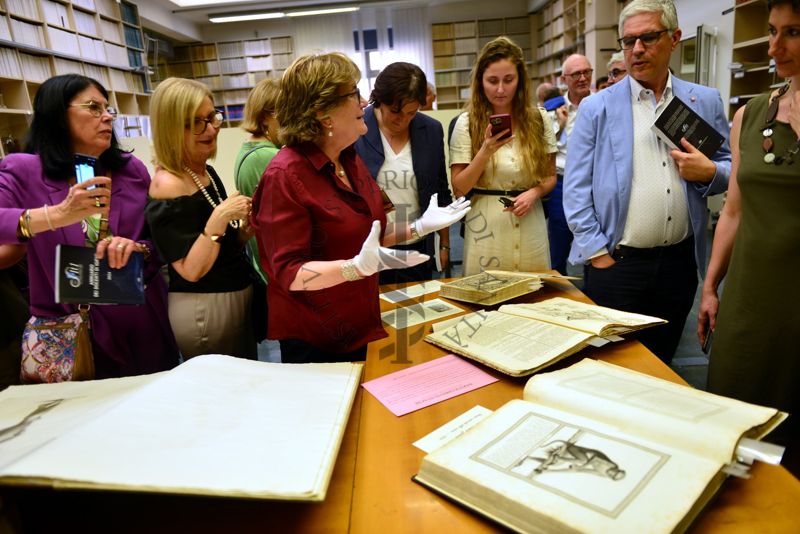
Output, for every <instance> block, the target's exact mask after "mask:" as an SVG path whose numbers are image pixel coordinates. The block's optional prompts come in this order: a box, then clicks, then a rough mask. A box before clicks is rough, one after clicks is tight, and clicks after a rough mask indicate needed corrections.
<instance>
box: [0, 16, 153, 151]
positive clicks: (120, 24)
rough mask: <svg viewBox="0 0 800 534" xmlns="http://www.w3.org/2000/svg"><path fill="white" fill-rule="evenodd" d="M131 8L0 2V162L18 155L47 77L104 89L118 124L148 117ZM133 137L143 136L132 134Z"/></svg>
mask: <svg viewBox="0 0 800 534" xmlns="http://www.w3.org/2000/svg"><path fill="white" fill-rule="evenodd" d="M145 67H146V59H145V57H144V48H143V39H142V30H141V24H140V21H139V14H138V10H137V8H136V6H135V5H134V4H133V3H131V2H127V1H122V2H117V0H2V1H0V140H2V142H0V157H2V156H5V154H7V153H9V152H12V151H14V150H17V149H19V147H20V144H21V140H22V139H23V138H24V136H25V132H26V131H27V128H28V125H29V123H30V118H31V113H32V109H33V106H32V103H33V99H34V96H35V95H36V91H37V90H38V88H39V86H40V85H41V84H42V82H44V81H45V80H46V79H48V78H50V77H51V76H55V75H58V74H67V73H78V74H84V75H86V76H90V77H92V78H95V79H96V80H98V81H99V82H100V83H101V84H103V86H104V87H105V88H106V89H107V90H108V91H109V97H110V98H109V100H110V103H111V105H113V106H115V107H116V108H117V109H118V110H119V112H120V115H121V117H120V118H119V119H118V122H117V125H118V129H117V131H118V132H119V133H121V134H122V135H126V134H127V133H128V132H126V131H125V128H124V127H122V129H121V131H120V127H119V124H128V123H129V122H130V123H133V124H138V122H139V121H138V118H139V116H141V115H146V114H147V113H148V112H149V87H148V83H147V77H146V76H145V74H144V68H145ZM132 130H134V131H131V132H130V134H131V135H140V134H141V132H140V131H135V130H138V128H136V127H134V128H132Z"/></svg>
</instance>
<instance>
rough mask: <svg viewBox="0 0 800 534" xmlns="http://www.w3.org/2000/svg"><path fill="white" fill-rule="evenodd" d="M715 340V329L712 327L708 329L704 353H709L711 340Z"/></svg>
mask: <svg viewBox="0 0 800 534" xmlns="http://www.w3.org/2000/svg"><path fill="white" fill-rule="evenodd" d="M713 340H714V331H713V330H711V329H710V328H709V329H708V330H707V331H706V340H705V342H704V343H703V347H702V349H703V354H708V351H709V350H710V349H711V342H712V341H713Z"/></svg>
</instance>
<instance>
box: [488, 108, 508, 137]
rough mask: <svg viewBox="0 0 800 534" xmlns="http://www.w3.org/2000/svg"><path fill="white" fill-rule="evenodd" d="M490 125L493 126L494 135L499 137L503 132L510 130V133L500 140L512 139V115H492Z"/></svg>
mask: <svg viewBox="0 0 800 534" xmlns="http://www.w3.org/2000/svg"><path fill="white" fill-rule="evenodd" d="M489 124H491V125H492V135H497V134H499V133H500V132H502V131H503V130H508V133H507V134H505V135H504V136H503V137H501V138H500V140H503V139H508V138H509V137H511V115H509V114H508V113H500V114H499V115H492V116H491V117H489Z"/></svg>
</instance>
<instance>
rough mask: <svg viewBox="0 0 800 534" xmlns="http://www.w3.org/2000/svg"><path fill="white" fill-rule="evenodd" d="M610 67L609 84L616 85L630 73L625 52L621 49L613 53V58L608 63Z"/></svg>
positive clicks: (607, 65)
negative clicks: (626, 64)
mask: <svg viewBox="0 0 800 534" xmlns="http://www.w3.org/2000/svg"><path fill="white" fill-rule="evenodd" d="M606 68H607V69H608V85H614V84H615V83H617V82H618V81H620V80H621V79H622V78H624V77H625V75H626V74H628V67H626V66H625V54H623V53H622V51H621V50H620V51H619V52H614V54H612V55H611V59H609V60H608V63H607V64H606Z"/></svg>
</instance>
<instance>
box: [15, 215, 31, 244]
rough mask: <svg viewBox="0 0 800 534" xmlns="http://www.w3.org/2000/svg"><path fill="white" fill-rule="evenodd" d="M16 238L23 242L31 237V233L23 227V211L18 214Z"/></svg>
mask: <svg viewBox="0 0 800 534" xmlns="http://www.w3.org/2000/svg"><path fill="white" fill-rule="evenodd" d="M17 238H18V239H19V240H20V241H22V242H25V241H27V240H28V239H30V238H31V234H30V233H29V232H28V229H27V228H26V227H25V212H24V211H23V212H22V213H20V214H19V222H18V223H17Z"/></svg>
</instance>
